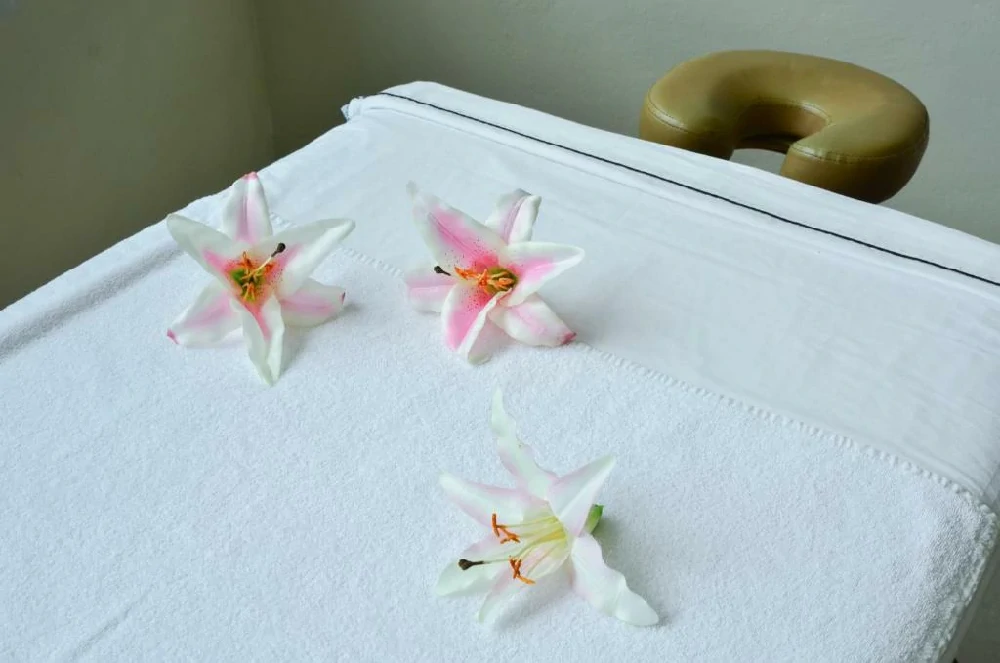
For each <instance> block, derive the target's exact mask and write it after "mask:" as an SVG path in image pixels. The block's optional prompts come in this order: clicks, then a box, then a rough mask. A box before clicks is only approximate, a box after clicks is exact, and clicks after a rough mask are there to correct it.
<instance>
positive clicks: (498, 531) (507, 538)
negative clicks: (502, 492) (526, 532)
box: [490, 513, 521, 543]
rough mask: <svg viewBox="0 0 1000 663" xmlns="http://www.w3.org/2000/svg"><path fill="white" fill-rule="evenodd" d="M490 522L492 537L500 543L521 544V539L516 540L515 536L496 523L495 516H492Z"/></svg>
mask: <svg viewBox="0 0 1000 663" xmlns="http://www.w3.org/2000/svg"><path fill="white" fill-rule="evenodd" d="M490 522H491V524H492V525H493V535H494V536H495V537H497V538H498V539H500V543H508V542H511V541H513V542H514V543H521V539H519V538H518V536H517V534H514V533H513V532H511V531H510V530H509V529H507V527H506V526H504V525H501V524H499V523H497V514H495V513H494V514H493V516H492V517H491V519H490ZM501 535H502V536H501Z"/></svg>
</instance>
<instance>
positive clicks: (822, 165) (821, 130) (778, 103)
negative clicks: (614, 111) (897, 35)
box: [639, 51, 930, 202]
mask: <svg viewBox="0 0 1000 663" xmlns="http://www.w3.org/2000/svg"><path fill="white" fill-rule="evenodd" d="M929 131H930V120H929V118H928V116H927V109H926V108H924V105H923V104H922V103H920V100H919V99H917V98H916V97H915V96H914V95H913V94H912V93H910V91H909V90H907V89H906V88H904V87H903V86H902V85H900V84H899V83H896V82H895V81H893V80H892V79H890V78H887V77H885V76H882V75H881V74H877V73H875V72H873V71H870V70H868V69H864V68H863V67H858V66H856V65H853V64H848V63H846V62H839V61H837V60H828V59H826V58H819V57H814V56H811V55H799V54H795V53H781V52H777V51H723V52H719V53H713V54H711V55H707V56H704V57H701V58H696V59H694V60H690V61H688V62H685V63H683V64H681V65H679V66H677V67H675V68H674V69H672V70H671V71H670V72H669V73H667V75H666V76H664V77H663V78H661V79H660V80H659V81H657V82H656V84H655V85H653V87H652V88H650V90H649V93H648V94H647V95H646V102H645V104H644V107H643V110H642V117H641V120H640V125H639V135H640V136H641V137H642V138H644V139H646V140H650V141H653V142H657V143H663V144H666V145H674V146H677V147H681V148H684V149H688V150H692V151H695V152H701V153H703V154H709V155H712V156H716V157H720V158H722V159H728V158H729V157H730V156H732V153H733V150H735V149H738V148H745V147H756V148H763V149H769V150H774V151H778V152H786V151H787V156H786V157H785V161H784V163H783V164H782V167H781V174H782V175H784V176H786V177H790V178H792V179H796V180H799V181H801V182H805V183H807V184H812V185H815V186H819V187H823V188H825V189H829V190H831V191H836V192H838V193H842V194H845V195H848V196H852V197H854V198H859V199H861V200H867V201H870V202H881V201H883V200H886V199H887V198H890V197H891V196H893V195H894V194H895V193H896V192H897V191H899V190H900V189H901V188H902V187H903V185H904V184H906V183H907V182H908V181H909V179H910V177H912V176H913V173H914V172H915V171H916V169H917V165H918V164H919V163H920V159H921V158H922V157H923V154H924V150H925V149H926V147H927V139H928V136H929Z"/></svg>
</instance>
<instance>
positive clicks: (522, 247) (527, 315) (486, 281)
mask: <svg viewBox="0 0 1000 663" xmlns="http://www.w3.org/2000/svg"><path fill="white" fill-rule="evenodd" d="M408 191H409V193H410V196H411V198H412V200H413V215H414V220H415V221H416V225H417V229H418V230H419V231H420V234H421V235H422V236H423V239H424V241H425V242H426V243H427V246H428V248H429V249H430V251H431V254H432V255H433V257H434V259H435V260H436V261H437V266H436V267H428V268H427V269H425V270H422V271H420V272H415V273H411V274H408V275H407V277H406V285H407V295H408V298H409V301H410V303H411V305H412V306H413V307H414V308H416V309H418V310H422V311H433V312H440V313H441V319H442V324H443V329H444V340H445V343H446V344H447V346H448V347H449V348H451V349H452V350H454V351H456V352H458V353H459V354H460V355H461V356H463V357H465V358H466V359H468V360H469V361H472V362H479V361H484V360H485V359H487V358H488V357H487V355H488V343H487V342H486V340H485V339H487V338H488V337H489V336H490V333H491V332H492V331H494V330H495V329H497V328H499V329H501V330H503V331H504V332H506V333H507V334H508V335H509V336H511V337H512V338H514V339H515V340H518V341H520V342H522V343H526V344H528V345H545V346H557V345H562V344H563V343H567V342H568V341H570V340H572V339H573V337H574V336H575V334H574V332H573V331H572V330H570V329H569V328H568V327H567V326H566V324H565V323H564V322H563V321H562V320H560V319H559V317H558V316H557V315H556V314H555V313H554V312H553V311H552V309H550V308H549V307H548V305H547V304H546V303H545V302H544V301H542V299H541V298H540V297H539V296H538V295H537V294H535V293H537V292H538V289H539V288H541V287H542V286H543V285H545V283H547V282H548V281H549V280H550V279H553V278H555V277H556V276H558V275H559V274H562V273H563V272H564V271H566V270H567V269H569V268H570V267H573V266H574V265H576V264H577V263H579V262H580V261H581V260H582V259H583V250H582V249H578V248H576V247H573V246H565V245H562V244H550V243H547V242H532V241H530V239H531V233H532V230H533V228H534V224H535V217H536V215H537V214H538V206H539V204H540V203H541V199H540V198H539V197H538V196H532V195H528V194H527V193H525V192H524V191H520V190H518V191H514V192H512V193H509V194H507V195H506V196H503V197H502V198H501V199H500V200H499V202H498V203H497V206H496V208H495V209H494V211H493V213H492V214H491V215H490V216H489V218H488V219H487V220H486V223H485V224H481V223H479V222H478V221H476V220H475V219H472V218H471V217H469V216H468V215H466V214H465V213H463V212H461V211H460V210H457V209H455V208H453V207H449V206H448V205H446V204H445V203H443V202H442V201H441V200H439V199H438V198H436V197H435V196H432V195H430V194H427V193H423V192H421V191H419V190H418V189H417V187H416V186H415V185H414V184H412V183H411V184H410V185H409V187H408Z"/></svg>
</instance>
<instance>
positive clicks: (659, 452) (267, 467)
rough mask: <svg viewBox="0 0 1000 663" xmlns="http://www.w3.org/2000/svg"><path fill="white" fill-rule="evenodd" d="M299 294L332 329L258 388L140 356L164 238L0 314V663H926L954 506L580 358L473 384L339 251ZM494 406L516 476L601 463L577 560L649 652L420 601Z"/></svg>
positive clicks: (946, 617) (965, 584) (938, 488)
mask: <svg viewBox="0 0 1000 663" xmlns="http://www.w3.org/2000/svg"><path fill="white" fill-rule="evenodd" d="M202 204H203V205H209V204H210V202H206V203H202ZM316 277H317V278H318V279H320V280H323V281H325V282H330V283H338V284H341V285H343V286H344V287H346V288H347V292H348V302H349V306H348V308H347V309H346V310H345V312H344V313H343V314H342V316H341V317H340V318H339V319H337V320H334V321H332V322H330V323H328V324H325V325H323V326H320V327H318V328H315V329H312V330H308V331H305V332H301V333H296V334H295V335H292V336H290V337H289V338H288V339H287V343H288V347H287V350H286V358H287V359H286V361H287V364H286V368H285V371H284V373H283V375H282V378H281V380H280V381H279V382H278V383H277V385H276V386H274V387H272V388H267V387H265V386H263V385H262V384H261V383H260V382H259V380H258V379H257V378H256V377H255V375H254V373H253V369H252V367H251V366H250V364H249V362H248V360H247V359H246V357H245V352H244V351H243V350H242V348H241V347H239V346H237V347H230V348H220V349H212V350H187V349H183V348H179V347H177V346H175V345H173V344H172V343H170V342H169V340H168V339H167V338H166V336H165V335H164V332H165V329H166V326H167V324H168V323H169V322H170V321H171V320H172V319H173V317H174V316H175V315H176V313H177V311H179V310H181V309H182V308H183V307H184V306H185V305H186V304H187V303H188V302H189V301H190V298H191V297H192V296H193V294H194V293H195V292H196V291H197V289H198V287H199V286H200V284H201V283H202V281H203V275H202V273H201V272H200V270H199V269H198V268H197V266H195V265H194V264H193V263H192V262H191V261H190V260H189V259H188V258H186V257H185V256H182V255H181V254H180V253H179V251H177V250H175V249H173V248H172V245H171V242H170V239H169V237H168V235H167V233H166V231H165V229H164V228H163V227H162V224H161V225H157V226H155V227H153V228H150V229H148V230H147V231H144V232H143V233H140V234H139V235H137V236H136V237H133V238H131V239H130V240H128V241H126V242H124V243H122V244H121V245H119V246H117V247H115V248H114V249H112V250H110V251H109V252H107V253H105V254H103V255H102V256H99V257H98V258H95V259H94V260H92V261H90V262H89V263H88V264H87V265H86V266H85V267H84V268H83V269H81V270H77V271H74V272H70V273H68V274H66V275H64V276H63V277H62V278H61V279H59V280H57V281H56V282H54V283H52V284H50V285H49V286H47V287H46V288H43V289H42V290H41V291H39V292H36V293H34V295H32V296H31V297H29V298H28V299H27V300H25V301H22V302H20V303H18V304H16V305H14V306H13V307H11V308H10V309H8V310H6V311H4V313H3V314H2V315H0V384H3V386H4V390H3V391H4V397H3V401H2V405H0V417H2V420H3V421H4V424H5V427H6V428H5V430H6V431H7V433H8V435H7V437H8V439H7V440H6V441H5V444H4V446H3V449H2V451H0V485H2V486H3V490H2V491H0V530H2V531H3V532H5V534H4V536H3V545H0V569H3V573H2V574H0V659H4V660H47V659H60V660H62V659H78V660H95V661H139V660H187V659H193V660H211V661H253V660H259V661H279V660H365V661H387V660H401V661H403V660H405V661H411V660H428V661H431V660H433V661H442V660H444V661H450V660H455V661H465V660H487V659H488V660H497V661H515V660H536V661H554V660H560V661H567V660H588V661H604V660H606V661H612V660H613V661H622V660H629V661H662V660H677V661H703V662H710V661H719V662H732V661H815V662H822V661H831V662H837V663H841V662H844V661H907V662H915V661H937V660H938V658H939V656H940V655H941V654H942V653H943V652H944V651H945V649H946V648H947V646H948V644H949V641H950V640H951V639H952V636H953V634H954V631H955V629H956V626H957V624H958V623H959V619H960V617H961V614H962V611H963V610H964V609H965V607H966V605H967V603H968V601H969V599H970V597H971V595H972V593H973V591H974V590H975V588H976V584H977V582H978V580H979V578H980V577H981V575H982V572H983V569H984V565H985V563H986V560H987V556H988V552H989V551H990V550H991V549H992V547H993V545H994V542H995V537H996V531H997V527H996V518H995V516H993V515H992V514H991V512H990V511H989V510H988V509H986V508H985V507H982V506H980V505H979V504H978V503H977V502H976V501H975V500H973V499H971V497H970V495H969V494H968V493H967V492H966V491H964V490H963V489H960V488H958V487H957V486H956V485H955V484H953V483H951V482H949V481H947V480H944V479H940V478H937V477H935V476H933V475H931V474H930V473H928V472H925V471H922V470H918V469H915V468H914V467H913V466H912V465H910V464H909V463H906V462H902V461H898V460H896V459H894V458H893V457H891V456H888V455H887V454H885V453H882V452H877V451H872V450H867V449H864V448H861V447H859V446H858V445H855V444H854V443H852V442H851V441H849V440H847V439H845V438H842V437H838V436H835V435H832V434H827V433H824V432H822V431H819V430H816V429H814V428H810V427H807V426H803V425H801V424H798V423H795V422H793V421H791V420H788V419H785V418H783V417H781V416H777V415H773V414H769V413H768V412H766V411H763V410H760V409H754V408H751V407H747V406H744V405H741V404H740V403H738V402H735V401H732V400H728V399H726V398H723V397H720V396H716V395H713V394H712V393H709V392H706V391H703V390H699V389H696V388H693V387H690V386H686V385H685V384H683V383H680V382H677V381H674V380H672V379H670V378H669V377H667V376H664V375H661V374H657V373H654V372H651V371H649V370H646V369H643V368H640V367H638V366H636V365H634V364H631V363H628V362H626V361H622V360H619V359H616V358H615V357H613V356H610V355H607V354H604V353H602V352H600V351H597V350H593V349H590V348H588V347H587V346H585V345H582V344H572V345H570V346H567V347H565V348H561V349H555V350H551V349H536V348H528V347H523V346H516V347H509V348H506V349H505V350H503V351H502V352H501V353H500V354H498V355H497V356H496V357H495V358H494V359H493V360H492V361H491V362H490V363H488V364H486V365H483V366H479V367H470V366H468V365H466V364H465V363H464V362H462V361H461V360H459V359H458V358H456V357H455V356H454V355H452V354H450V353H449V352H448V351H447V350H446V349H445V348H444V346H443V344H442V341H441V338H440V332H439V323H438V319H437V318H436V317H435V316H427V315H424V314H419V313H415V312H412V311H409V310H408V309H407V308H406V307H405V304H404V296H403V288H402V284H401V282H400V280H399V278H398V274H396V273H394V271H393V270H392V269H390V268H387V267H384V266H381V265H380V264H379V263H377V262H376V261H374V260H371V259H368V258H365V257H364V256H361V255H360V254H356V253H353V252H351V251H339V252H337V253H335V254H334V255H333V256H332V258H331V259H330V260H329V261H328V262H327V263H325V264H324V265H323V266H322V267H321V268H320V269H319V270H318V271H317V273H316ZM578 331H580V332H581V335H582V336H584V335H585V332H586V330H582V329H581V330H578ZM497 386H501V387H503V388H504V391H505V393H506V399H507V406H508V410H509V412H510V413H511V414H512V415H513V416H514V417H515V418H516V419H517V420H518V422H519V427H520V430H521V433H522V436H523V437H524V439H525V441H527V442H529V443H530V444H532V445H533V446H534V448H535V450H536V454H537V455H538V457H539V459H540V461H541V462H542V463H543V464H544V465H546V466H549V467H551V468H552V469H553V470H556V471H565V470H568V469H572V468H574V467H577V466H578V465H580V464H581V463H583V462H586V461H589V460H591V459H593V458H596V457H597V456H600V455H603V454H606V453H611V454H614V455H615V456H617V458H618V464H617V466H616V469H615V471H614V473H613V474H612V475H611V478H610V480H609V482H608V484H607V486H606V488H605V490H604V491H603V492H602V495H601V501H602V503H604V504H605V512H604V513H605V521H604V522H603V523H602V525H601V526H600V527H599V528H598V531H597V536H598V538H599V539H600V540H601V541H602V543H603V544H604V548H605V555H606V558H607V561H608V563H609V564H610V565H612V566H614V567H615V568H618V569H619V570H621V571H622V572H623V573H624V574H625V575H626V577H627V578H628V581H629V584H630V586H631V587H633V588H634V589H635V590H636V591H637V592H638V593H640V594H641V595H642V596H644V597H645V598H646V599H647V600H648V601H649V603H650V604H651V605H652V606H653V607H654V608H655V609H656V610H657V611H658V612H659V613H660V615H661V616H662V617H663V620H662V623H661V625H660V626H658V627H655V628H650V629H639V628H634V627H629V626H627V625H624V624H621V623H619V622H616V621H615V620H613V619H611V618H609V617H606V616H605V615H603V614H601V613H599V612H597V611H595V610H593V609H591V608H590V607H589V606H588V605H586V604H585V603H583V602H582V601H580V600H578V599H576V598H575V597H574V596H572V595H571V594H570V593H568V592H567V591H566V586H565V584H564V583H560V582H558V581H555V582H554V583H553V584H550V585H547V586H539V587H535V588H531V589H530V590H528V591H525V592H524V595H523V597H521V599H520V600H518V601H516V602H515V603H513V604H512V605H511V606H510V607H509V608H508V611H507V612H506V614H505V617H504V618H502V619H501V620H500V622H499V624H497V625H496V626H495V627H493V628H487V627H483V626H481V625H479V624H477V623H476V621H475V618H474V615H475V610H476V608H477V599H474V598H473V599H466V598H463V599H441V598H437V597H435V596H434V595H433V593H432V587H433V584H434V582H435V580H436V577H437V574H438V573H439V572H440V570H441V568H443V566H444V565H445V564H446V563H448V562H449V560H453V559H454V558H455V556H456V555H457V554H458V553H459V552H460V551H461V550H462V548H463V547H464V546H465V545H467V544H468V543H470V542H471V541H472V539H473V537H475V536H476V535H477V528H476V526H474V525H473V524H471V523H470V522H468V521H467V520H466V519H465V518H464V517H463V516H462V515H461V514H460V513H458V512H457V510H456V509H454V508H452V507H451V506H450V505H449V504H447V503H446V501H445V500H444V498H443V496H442V495H441V494H440V491H439V489H438V488H437V477H438V473H439V472H441V471H443V470H448V471H451V472H453V473H456V474H458V475H460V476H463V477H466V478H470V479H474V480H481V481H485V482H490V483H498V482H503V481H505V480H506V477H505V475H504V472H503V471H502V468H501V467H500V465H499V462H498V460H497V458H496V453H495V448H494V443H493V440H492V439H491V437H490V433H489V428H488V419H487V416H488V411H489V401H490V396H491V394H492V392H493V390H494V388H496V387H497Z"/></svg>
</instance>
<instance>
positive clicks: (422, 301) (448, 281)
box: [404, 268, 456, 313]
mask: <svg viewBox="0 0 1000 663" xmlns="http://www.w3.org/2000/svg"><path fill="white" fill-rule="evenodd" d="M404 280H405V281H406V297H407V299H409V301H410V305H411V306H412V307H413V308H415V309H417V310H418V311H431V312H434V313H440V312H441V309H443V308H444V300H445V298H447V297H448V293H449V292H451V289H452V287H454V285H455V283H456V280H455V277H453V276H448V275H447V274H438V273H437V272H434V271H433V270H431V269H429V268H428V269H425V270H420V271H419V272H410V273H409V274H407V275H406V276H405V278H404Z"/></svg>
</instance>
